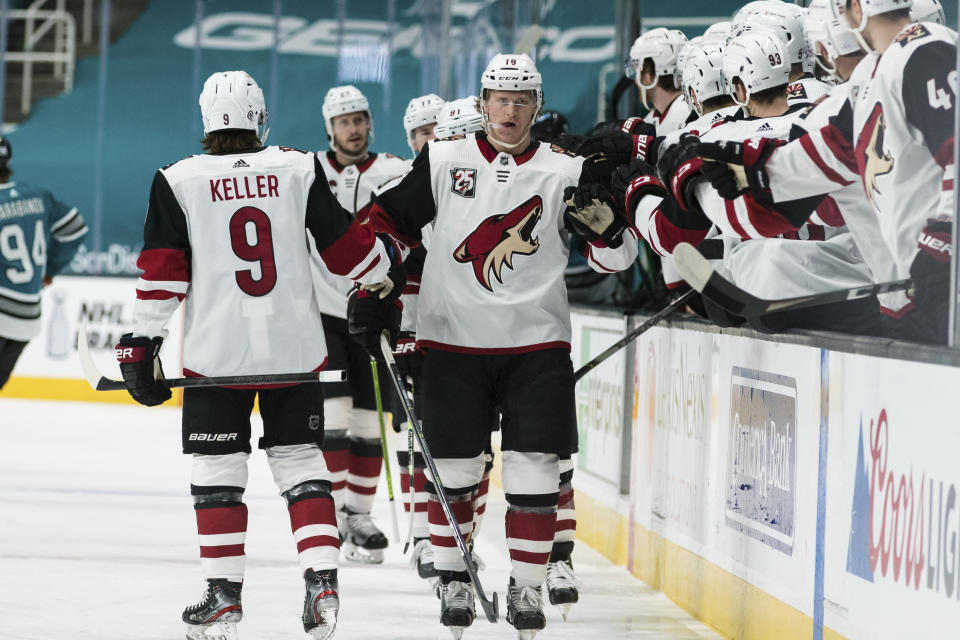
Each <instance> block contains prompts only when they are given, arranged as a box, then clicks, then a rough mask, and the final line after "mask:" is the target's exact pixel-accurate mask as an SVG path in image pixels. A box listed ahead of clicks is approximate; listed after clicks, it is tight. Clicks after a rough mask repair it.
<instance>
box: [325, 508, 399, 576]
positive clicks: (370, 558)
mask: <svg viewBox="0 0 960 640" xmlns="http://www.w3.org/2000/svg"><path fill="white" fill-rule="evenodd" d="M337 526H338V528H339V529H340V541H341V542H342V543H343V545H342V548H341V552H342V553H343V557H344V558H346V559H347V560H350V561H351V562H360V563H363V564H382V563H383V550H384V549H386V548H387V536H385V535H384V534H383V532H382V531H380V529H378V528H377V526H376V525H375V524H373V518H372V517H371V516H370V514H369V513H355V512H353V511H350V510H349V509H343V510H342V511H340V513H338V514H337Z"/></svg>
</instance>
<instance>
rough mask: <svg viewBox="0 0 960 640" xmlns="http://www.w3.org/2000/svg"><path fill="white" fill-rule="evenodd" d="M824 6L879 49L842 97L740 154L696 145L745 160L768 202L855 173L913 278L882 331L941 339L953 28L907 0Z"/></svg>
mask: <svg viewBox="0 0 960 640" xmlns="http://www.w3.org/2000/svg"><path fill="white" fill-rule="evenodd" d="M829 6H830V8H831V11H832V12H833V15H834V16H835V17H837V18H839V19H840V20H841V22H842V23H844V24H846V25H847V26H848V27H849V28H850V29H851V31H852V33H853V35H854V37H856V38H857V40H858V41H859V42H860V44H861V47H862V48H864V49H865V50H868V51H870V52H874V53H875V54H878V55H880V58H879V60H878V61H876V60H874V61H873V62H872V63H871V64H872V65H873V67H874V68H873V69H871V73H870V79H869V81H865V82H863V83H856V82H852V84H853V85H854V86H852V87H851V93H850V100H849V102H848V105H849V106H847V107H846V108H843V109H841V110H840V111H839V112H838V114H837V115H836V116H835V117H833V118H831V119H830V122H829V124H828V125H826V126H824V127H823V128H821V129H820V130H818V131H812V132H810V133H808V134H807V135H806V136H803V137H801V138H799V139H798V140H796V141H795V142H793V143H791V144H789V145H785V146H782V147H778V148H775V149H767V148H761V149H754V150H751V152H750V154H749V156H748V155H745V154H744V153H743V152H742V151H738V150H741V149H743V148H744V147H743V145H727V146H726V147H725V148H723V149H715V150H711V149H707V150H706V153H707V154H708V155H709V157H711V158H712V159H717V160H721V161H724V162H732V163H736V164H741V165H746V169H747V171H746V173H747V175H748V177H750V176H754V177H755V180H754V182H756V181H758V180H760V181H763V182H764V184H765V185H767V186H765V187H764V191H766V193H767V195H768V196H769V197H770V198H771V199H772V200H773V201H774V202H778V203H779V202H782V201H789V200H795V199H797V198H803V197H809V196H812V195H816V194H822V193H824V192H825V189H824V186H823V185H824V181H825V179H826V180H828V181H830V182H832V183H833V184H834V185H835V186H836V185H840V186H842V185H846V184H849V183H852V182H856V183H859V184H860V185H861V186H862V188H863V190H864V192H865V195H866V197H867V200H868V202H869V203H870V205H871V206H872V208H873V209H874V211H875V213H876V216H877V219H878V221H879V222H880V225H881V232H882V236H883V239H884V243H885V244H886V246H887V248H888V250H889V252H890V254H891V255H892V256H893V259H894V262H895V265H896V273H897V276H898V277H899V278H905V277H909V276H911V275H912V276H913V277H917V278H920V279H919V281H918V283H917V286H916V287H915V288H914V290H913V291H912V292H911V299H910V301H909V303H908V304H906V305H904V306H902V307H901V308H898V309H889V310H887V313H886V314H885V318H886V320H887V330H888V332H889V333H890V334H891V335H894V336H897V337H900V338H906V339H915V340H920V341H925V342H942V341H945V339H946V320H947V311H946V307H947V304H948V301H949V296H948V294H947V280H948V278H947V272H948V265H949V255H950V252H951V246H950V233H951V231H950V229H951V224H952V220H953V214H952V211H953V209H952V206H953V205H952V203H953V198H954V195H953V179H952V178H953V151H952V150H953V144H954V140H953V124H952V123H953V118H954V115H953V113H954V112H953V110H954V108H955V93H956V90H955V83H954V82H953V79H954V78H955V75H954V73H955V72H954V64H955V63H954V58H955V52H956V44H955V41H956V34H955V32H953V31H951V30H949V29H947V28H945V27H942V26H940V25H937V24H934V23H912V22H911V19H910V14H909V8H910V3H909V1H907V2H902V1H901V2H895V1H894V0H876V1H873V0H872V1H871V2H870V3H865V4H862V5H861V3H860V2H859V1H858V0H850V2H849V3H848V2H845V0H830V4H829ZM867 60H870V58H868V59H867ZM862 64H866V61H864V63H862ZM753 190H754V189H753V187H751V191H753Z"/></svg>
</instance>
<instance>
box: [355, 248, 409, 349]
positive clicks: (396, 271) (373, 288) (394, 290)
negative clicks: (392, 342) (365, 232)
mask: <svg viewBox="0 0 960 640" xmlns="http://www.w3.org/2000/svg"><path fill="white" fill-rule="evenodd" d="M377 237H378V238H380V240H381V242H383V244H384V246H386V248H387V255H388V256H390V271H388V272H387V277H386V278H384V279H383V281H381V282H377V283H374V284H367V285H363V286H362V287H361V289H363V290H364V291H367V292H369V293H370V294H376V297H377V298H379V299H380V300H382V301H383V302H385V303H387V302H394V301H395V300H398V299H399V298H400V296H401V295H402V294H403V289H404V287H405V286H406V285H407V270H406V269H405V268H404V266H403V260H404V256H403V253H402V251H401V250H400V247H399V246H398V245H397V243H396V242H394V241H393V239H392V238H391V237H390V236H387V235H382V234H379V235H378V236H377ZM377 351H379V348H378V349H377Z"/></svg>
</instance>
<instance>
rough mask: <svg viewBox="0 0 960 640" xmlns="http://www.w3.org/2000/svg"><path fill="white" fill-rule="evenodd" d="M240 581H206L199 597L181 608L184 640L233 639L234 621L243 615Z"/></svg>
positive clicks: (235, 623)
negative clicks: (184, 625)
mask: <svg viewBox="0 0 960 640" xmlns="http://www.w3.org/2000/svg"><path fill="white" fill-rule="evenodd" d="M242 586H243V583H242V582H230V581H229V580H223V579H215V580H207V592H206V593H205V594H204V596H203V600H201V601H200V602H198V603H197V604H194V605H190V606H189V607H187V608H186V609H184V610H183V621H184V622H186V623H187V640H237V638H239V636H238V635H237V623H238V622H240V620H241V619H242V618H243V606H242V605H241V603H240V589H241V587H242Z"/></svg>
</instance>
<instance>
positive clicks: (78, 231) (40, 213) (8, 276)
mask: <svg viewBox="0 0 960 640" xmlns="http://www.w3.org/2000/svg"><path fill="white" fill-rule="evenodd" d="M12 157H13V149H12V147H11V145H10V141H9V140H7V139H6V138H4V137H3V136H0V241H2V244H0V389H2V388H3V385H5V384H6V383H7V380H8V379H9V378H10V373H11V372H12V371H13V367H14V365H15V364H16V363H17V359H18V358H19V357H20V354H21V353H22V352H23V349H24V347H26V346H27V342H28V341H29V340H30V339H31V338H33V337H34V336H36V335H37V334H38V333H40V290H41V289H42V288H43V287H44V286H46V285H47V284H49V283H50V282H52V280H53V276H55V275H56V274H57V273H59V272H60V271H62V270H63V269H65V268H66V266H67V265H68V264H69V263H70V260H71V259H72V258H73V256H74V254H75V253H76V252H77V249H79V248H80V244H81V243H82V242H83V236H84V235H85V234H86V233H87V225H86V224H84V222H83V218H82V217H81V216H80V214H79V213H77V210H76V208H71V207H68V206H66V205H64V204H62V203H61V202H60V201H59V200H57V199H56V198H55V197H54V196H53V194H51V193H50V192H49V191H47V190H46V189H41V188H38V187H34V186H32V185H29V184H27V183H24V182H12V181H11V180H10V176H11V174H12V173H13V170H12V169H11V168H10V160H11V158H12Z"/></svg>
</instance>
